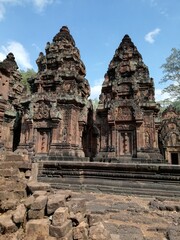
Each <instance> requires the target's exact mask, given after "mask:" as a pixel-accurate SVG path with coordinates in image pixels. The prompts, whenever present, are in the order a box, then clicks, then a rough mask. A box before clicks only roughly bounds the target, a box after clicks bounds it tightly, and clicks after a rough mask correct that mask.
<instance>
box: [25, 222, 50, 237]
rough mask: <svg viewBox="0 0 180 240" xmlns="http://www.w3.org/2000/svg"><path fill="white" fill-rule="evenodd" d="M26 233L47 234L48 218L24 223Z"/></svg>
mask: <svg viewBox="0 0 180 240" xmlns="http://www.w3.org/2000/svg"><path fill="white" fill-rule="evenodd" d="M26 234H27V236H29V235H30V236H31V235H39V234H40V235H43V236H48V235H49V220H48V219H36V220H30V221H28V222H27V224H26Z"/></svg>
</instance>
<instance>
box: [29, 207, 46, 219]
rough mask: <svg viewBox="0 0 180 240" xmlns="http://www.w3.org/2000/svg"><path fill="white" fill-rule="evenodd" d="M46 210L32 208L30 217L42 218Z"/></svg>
mask: <svg viewBox="0 0 180 240" xmlns="http://www.w3.org/2000/svg"><path fill="white" fill-rule="evenodd" d="M44 212H45V209H44V208H43V209H41V210H32V209H30V210H29V211H28V219H41V218H43V217H44Z"/></svg>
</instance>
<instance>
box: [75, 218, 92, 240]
mask: <svg viewBox="0 0 180 240" xmlns="http://www.w3.org/2000/svg"><path fill="white" fill-rule="evenodd" d="M73 239H74V240H79V239H83V240H88V239H89V238H88V225H87V223H85V222H82V223H81V224H80V225H78V226H77V227H74V228H73Z"/></svg>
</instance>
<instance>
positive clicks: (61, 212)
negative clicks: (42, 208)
mask: <svg viewBox="0 0 180 240" xmlns="http://www.w3.org/2000/svg"><path fill="white" fill-rule="evenodd" d="M68 216H69V213H68V208H67V207H60V208H58V209H56V211H55V212H54V214H53V217H52V225H54V226H58V225H59V226H61V225H62V224H63V223H64V222H65V221H66V220H67V218H68Z"/></svg>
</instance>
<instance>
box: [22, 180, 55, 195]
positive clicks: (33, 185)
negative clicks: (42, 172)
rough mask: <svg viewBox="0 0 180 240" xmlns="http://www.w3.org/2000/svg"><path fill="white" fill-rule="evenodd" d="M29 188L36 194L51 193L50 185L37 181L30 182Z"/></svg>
mask: <svg viewBox="0 0 180 240" xmlns="http://www.w3.org/2000/svg"><path fill="white" fill-rule="evenodd" d="M27 187H28V190H29V191H30V192H31V193H34V192H35V191H47V192H50V190H51V186H50V184H49V183H42V182H35V181H30V182H28V184H27Z"/></svg>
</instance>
